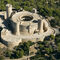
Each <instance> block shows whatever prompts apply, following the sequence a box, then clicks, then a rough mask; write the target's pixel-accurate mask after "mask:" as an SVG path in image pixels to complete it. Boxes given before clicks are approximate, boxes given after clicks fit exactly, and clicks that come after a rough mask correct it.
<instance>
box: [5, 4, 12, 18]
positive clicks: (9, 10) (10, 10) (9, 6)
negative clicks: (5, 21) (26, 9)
mask: <svg viewBox="0 0 60 60" xmlns="http://www.w3.org/2000/svg"><path fill="white" fill-rule="evenodd" d="M6 13H7V18H9V17H10V16H11V13H12V5H11V4H7V5H6Z"/></svg>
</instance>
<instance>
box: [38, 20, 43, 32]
mask: <svg viewBox="0 0 60 60" xmlns="http://www.w3.org/2000/svg"><path fill="white" fill-rule="evenodd" d="M38 30H39V33H43V21H42V20H38Z"/></svg>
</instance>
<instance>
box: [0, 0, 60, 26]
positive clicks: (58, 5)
mask: <svg viewBox="0 0 60 60" xmlns="http://www.w3.org/2000/svg"><path fill="white" fill-rule="evenodd" d="M7 3H9V4H12V5H13V7H14V8H16V10H19V9H20V8H23V9H24V10H27V11H32V9H33V8H36V9H37V10H38V14H40V15H42V16H53V17H54V18H55V19H54V20H51V21H50V23H51V26H52V27H55V26H56V25H57V26H60V1H59V0H48V1H47V0H0V10H6V4H7Z"/></svg>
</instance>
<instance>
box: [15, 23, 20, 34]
mask: <svg viewBox="0 0 60 60" xmlns="http://www.w3.org/2000/svg"><path fill="white" fill-rule="evenodd" d="M16 35H20V22H18V23H17V24H16Z"/></svg>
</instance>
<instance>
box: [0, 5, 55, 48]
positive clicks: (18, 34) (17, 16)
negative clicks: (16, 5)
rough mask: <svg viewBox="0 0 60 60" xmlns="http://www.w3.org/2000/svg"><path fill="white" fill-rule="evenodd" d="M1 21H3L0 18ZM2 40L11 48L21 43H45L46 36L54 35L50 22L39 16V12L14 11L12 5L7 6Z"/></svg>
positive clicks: (34, 10)
mask: <svg viewBox="0 0 60 60" xmlns="http://www.w3.org/2000/svg"><path fill="white" fill-rule="evenodd" d="M0 20H2V19H1V18H0ZM1 24H2V25H1V27H2V31H1V38H2V41H3V43H4V44H6V45H7V46H9V47H14V46H17V45H18V44H19V43H20V42H26V41H29V40H30V41H32V42H37V41H43V40H44V38H45V37H46V36H49V35H51V34H54V30H53V29H52V28H51V26H50V24H49V22H48V20H47V19H45V18H44V17H42V16H40V15H38V14H37V10H36V9H33V11H32V12H29V11H25V10H22V11H19V12H17V11H13V9H12V5H10V4H7V5H6V12H4V19H3V21H2V22H1Z"/></svg>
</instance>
